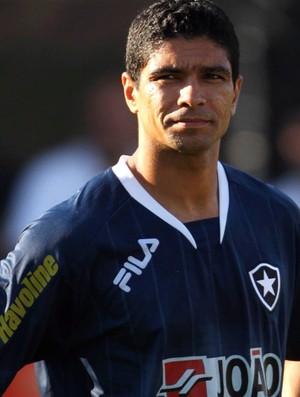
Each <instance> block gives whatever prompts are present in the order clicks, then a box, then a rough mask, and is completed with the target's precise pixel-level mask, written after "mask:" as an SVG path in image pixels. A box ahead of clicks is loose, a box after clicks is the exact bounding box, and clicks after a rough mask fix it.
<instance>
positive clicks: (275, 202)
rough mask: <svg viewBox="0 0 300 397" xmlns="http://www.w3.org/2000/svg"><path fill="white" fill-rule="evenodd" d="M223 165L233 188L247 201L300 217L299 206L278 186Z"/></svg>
mask: <svg viewBox="0 0 300 397" xmlns="http://www.w3.org/2000/svg"><path fill="white" fill-rule="evenodd" d="M223 166H224V169H225V172H226V175H227V178H228V183H229V186H230V187H231V190H235V191H236V192H238V193H240V194H241V195H243V198H246V200H247V202H255V204H256V205H258V204H260V205H262V206H272V207H273V208H278V209H280V210H286V211H287V212H290V213H291V214H293V215H296V216H297V217H299V208H298V206H297V205H296V204H295V203H294V201H292V200H291V199H290V198H289V197H288V196H287V195H286V194H284V193H283V192H282V191H280V190H279V189H278V188H276V187H275V186H273V185H271V184H269V183H267V182H264V181H262V180H260V179H258V178H256V177H254V176H252V175H249V174H247V173H246V172H243V171H241V170H239V169H237V168H235V167H232V166H231V165H228V164H223Z"/></svg>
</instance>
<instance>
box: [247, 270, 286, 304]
mask: <svg viewBox="0 0 300 397" xmlns="http://www.w3.org/2000/svg"><path fill="white" fill-rule="evenodd" d="M249 275H250V279H251V282H252V285H253V287H254V290H255V292H256V293H257V296H258V297H259V299H260V300H261V302H262V303H263V304H264V305H265V306H266V308H267V309H269V310H270V311H272V310H273V309H274V307H275V306H276V303H277V301H278V298H279V295H280V286H281V281H280V272H279V269H278V268H277V267H274V266H271V265H269V264H268V263H260V264H259V265H258V266H256V268H255V269H253V270H251V271H250V272H249Z"/></svg>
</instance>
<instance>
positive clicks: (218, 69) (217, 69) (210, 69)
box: [150, 65, 232, 77]
mask: <svg viewBox="0 0 300 397" xmlns="http://www.w3.org/2000/svg"><path fill="white" fill-rule="evenodd" d="M198 70H199V71H200V72H201V73H222V74H224V75H226V76H228V77H231V75H232V73H231V70H230V68H228V67H226V66H220V65H216V66H200V67H199V68H198ZM184 71H185V69H184V68H180V67H176V66H163V67H160V68H157V69H154V70H152V71H151V72H150V75H151V76H154V77H155V76H158V75H162V74H169V73H183V72H184Z"/></svg>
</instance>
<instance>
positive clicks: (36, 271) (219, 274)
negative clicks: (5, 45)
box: [0, 0, 300, 397]
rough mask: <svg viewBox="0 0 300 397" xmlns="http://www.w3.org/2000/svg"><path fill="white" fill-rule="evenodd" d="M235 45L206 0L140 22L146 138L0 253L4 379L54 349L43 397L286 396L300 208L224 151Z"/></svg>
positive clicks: (133, 71)
mask: <svg viewBox="0 0 300 397" xmlns="http://www.w3.org/2000/svg"><path fill="white" fill-rule="evenodd" d="M238 53H239V51H238V41H237V38H236V35H235V33H234V29H233V27H232V25H231V23H230V21H229V20H228V18H227V17H226V16H225V15H224V13H223V12H222V11H221V10H220V9H219V8H217V7H216V6H214V5H213V4H212V3H211V2H210V1H207V0H163V1H160V2H158V3H155V4H153V5H152V6H150V7H149V8H147V9H146V10H145V11H143V12H142V13H141V14H139V15H138V17H137V18H136V19H135V20H134V22H133V24H132V26H131V28H130V31H129V37H128V44H127V58H126V59H127V61H126V62H127V72H125V73H124V74H123V75H122V82H123V86H124V94H125V99H126V102H127V104H128V106H129V108H130V110H131V111H132V112H133V113H135V114H136V115H137V120H138V138H139V144H138V148H137V150H136V151H135V153H134V154H133V155H132V156H130V157H122V158H121V159H120V161H119V162H118V164H117V165H115V166H114V167H113V168H112V169H108V170H107V171H105V172H104V173H103V174H101V175H99V176H98V177H96V178H95V179H93V180H92V181H90V182H89V183H88V184H87V185H86V186H85V187H84V188H83V189H82V190H81V192H79V193H78V194H77V195H76V196H74V197H72V198H70V199H69V200H68V201H66V202H64V203H62V204H61V205H58V206H56V207H54V208H52V209H51V210H50V211H48V212H47V213H46V214H45V215H44V216H43V217H42V218H40V219H38V220H37V221H35V222H33V223H32V224H31V225H30V226H29V227H28V228H27V229H25V231H24V232H23V233H22V236H21V239H20V241H19V243H18V245H17V246H16V249H15V251H14V252H13V253H11V254H9V256H8V257H7V259H6V260H4V261H3V262H2V263H1V273H2V278H1V283H2V286H3V298H2V301H3V306H5V312H4V311H3V313H5V314H3V315H2V316H1V317H0V326H1V329H0V338H1V356H0V373H1V381H0V384H1V390H2V391H3V390H4V389H5V387H6V386H7V384H8V383H9V382H10V380H11V379H12V377H13V376H14V374H15V372H16V371H17V369H18V368H20V367H21V366H22V365H24V364H25V363H27V362H29V361H37V360H43V361H41V362H40V363H39V365H38V367H39V368H38V369H39V381H40V384H41V388H42V391H43V395H44V396H101V395H104V396H111V397H112V396H114V397H121V396H122V397H125V396H126V397H155V396H160V397H162V396H164V397H175V396H189V397H195V396H197V397H199V396H201V397H202V396H258V397H260V396H280V395H281V384H282V377H283V366H284V360H285V358H288V359H289V360H299V359H300V322H299V309H298V307H299V306H298V304H299V303H300V302H299V299H300V297H299V270H300V269H299V224H300V222H299V210H298V208H297V207H296V206H295V205H294V204H293V203H292V202H290V200H289V199H288V198H286V197H285V196H283V195H282V194H281V193H279V192H276V191H275V190H274V189H272V188H271V187H269V186H267V185H265V184H263V183H261V182H259V181H257V180H255V179H253V178H251V177H249V176H247V175H245V174H243V173H241V172H239V171H237V170H235V169H233V168H231V167H229V166H227V165H222V164H221V163H219V162H218V156H219V147H220V141H221V138H222V136H223V135H224V134H225V132H226V130H227V127H228V124H229V121H230V118H231V116H232V115H233V114H234V112H235V110H236V105H237V101H238V97H239V93H240V90H241V85H242V78H241V77H240V76H239V72H238ZM3 310H4V307H3ZM289 363H290V365H288V367H287V368H288V370H289V369H290V368H291V371H288V372H287V375H288V378H290V377H291V378H292V382H290V383H287V386H286V390H288V388H290V389H291V390H289V391H287V394H286V396H287V395H289V396H296V395H297V393H299V383H300V382H299V372H296V374H295V375H292V370H294V369H295V368H296V369H297V364H294V363H292V362H289ZM295 363H296V361H295ZM292 389H293V390H292ZM288 393H289V394H288Z"/></svg>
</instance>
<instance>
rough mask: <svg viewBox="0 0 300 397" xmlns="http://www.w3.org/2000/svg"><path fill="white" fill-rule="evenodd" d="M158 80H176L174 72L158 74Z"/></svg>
mask: <svg viewBox="0 0 300 397" xmlns="http://www.w3.org/2000/svg"><path fill="white" fill-rule="evenodd" d="M160 80H176V76H175V74H171V73H170V74H164V75H162V76H160Z"/></svg>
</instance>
